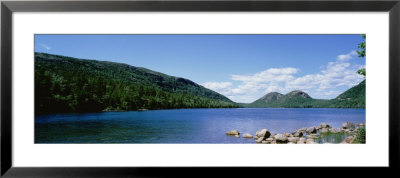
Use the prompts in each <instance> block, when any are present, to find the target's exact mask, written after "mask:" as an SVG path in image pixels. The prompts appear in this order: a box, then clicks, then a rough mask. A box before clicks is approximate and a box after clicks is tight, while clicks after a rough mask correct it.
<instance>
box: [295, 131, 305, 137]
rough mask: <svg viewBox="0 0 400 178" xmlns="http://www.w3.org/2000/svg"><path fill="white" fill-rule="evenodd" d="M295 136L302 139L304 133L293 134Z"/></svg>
mask: <svg viewBox="0 0 400 178" xmlns="http://www.w3.org/2000/svg"><path fill="white" fill-rule="evenodd" d="M293 136H295V137H302V136H303V132H296V133H294V134H293Z"/></svg>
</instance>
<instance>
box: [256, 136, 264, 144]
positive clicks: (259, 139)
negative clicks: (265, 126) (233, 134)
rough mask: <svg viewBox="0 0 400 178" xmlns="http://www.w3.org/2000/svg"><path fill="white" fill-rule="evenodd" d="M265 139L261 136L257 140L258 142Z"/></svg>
mask: <svg viewBox="0 0 400 178" xmlns="http://www.w3.org/2000/svg"><path fill="white" fill-rule="evenodd" d="M263 140H264V139H263V138H262V137H260V138H258V139H257V140H256V143H261V142H262V141H263Z"/></svg>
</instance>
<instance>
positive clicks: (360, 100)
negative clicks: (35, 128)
mask: <svg viewBox="0 0 400 178" xmlns="http://www.w3.org/2000/svg"><path fill="white" fill-rule="evenodd" d="M365 82H366V81H365V80H364V81H362V82H361V83H360V84H358V85H356V86H354V87H352V88H350V89H348V90H347V91H346V92H344V93H342V94H340V95H339V96H337V97H336V98H335V99H333V100H331V103H332V104H333V105H334V106H335V107H337V108H365Z"/></svg>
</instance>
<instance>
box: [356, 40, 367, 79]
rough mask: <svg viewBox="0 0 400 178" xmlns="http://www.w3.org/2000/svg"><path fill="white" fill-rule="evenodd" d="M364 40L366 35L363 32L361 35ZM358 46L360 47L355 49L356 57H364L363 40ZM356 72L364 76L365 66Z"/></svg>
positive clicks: (364, 46)
mask: <svg viewBox="0 0 400 178" xmlns="http://www.w3.org/2000/svg"><path fill="white" fill-rule="evenodd" d="M361 36H362V37H363V38H364V40H365V38H366V37H367V36H366V35H365V34H364V35H361ZM358 48H359V49H360V50H359V51H357V54H358V57H365V56H366V50H365V48H366V43H365V41H363V42H361V43H360V44H358ZM357 73H358V74H360V75H363V76H365V75H366V71H365V68H364V69H360V70H358V71H357Z"/></svg>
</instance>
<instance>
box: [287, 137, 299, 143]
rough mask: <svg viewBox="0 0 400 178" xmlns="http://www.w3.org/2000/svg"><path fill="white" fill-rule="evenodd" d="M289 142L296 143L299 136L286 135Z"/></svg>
mask: <svg viewBox="0 0 400 178" xmlns="http://www.w3.org/2000/svg"><path fill="white" fill-rule="evenodd" d="M287 139H288V141H289V142H293V143H297V141H299V137H288V138H287Z"/></svg>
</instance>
